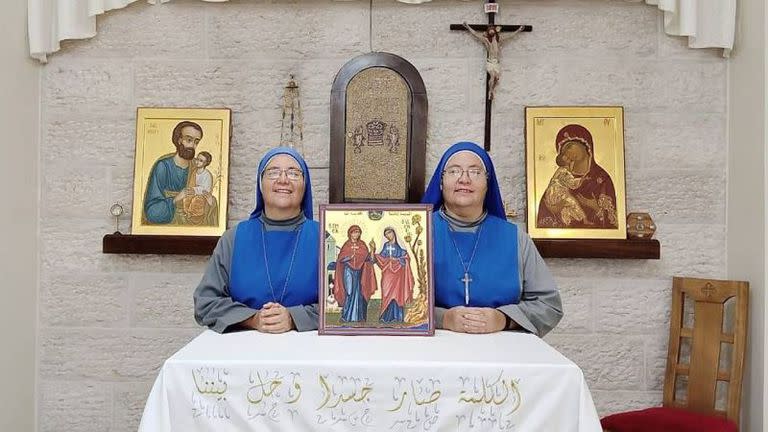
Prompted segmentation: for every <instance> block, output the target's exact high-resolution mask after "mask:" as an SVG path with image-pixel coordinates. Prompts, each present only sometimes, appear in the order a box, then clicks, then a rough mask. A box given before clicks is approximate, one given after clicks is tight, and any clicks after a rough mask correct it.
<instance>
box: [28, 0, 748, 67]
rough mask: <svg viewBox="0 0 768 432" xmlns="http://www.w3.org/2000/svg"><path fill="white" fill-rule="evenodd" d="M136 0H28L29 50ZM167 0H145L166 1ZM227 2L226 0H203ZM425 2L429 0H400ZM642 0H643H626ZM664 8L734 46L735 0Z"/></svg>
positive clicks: (72, 35) (686, 30)
mask: <svg viewBox="0 0 768 432" xmlns="http://www.w3.org/2000/svg"><path fill="white" fill-rule="evenodd" d="M135 1H137V0H27V2H28V9H29V10H28V25H29V52H30V55H31V56H32V57H34V58H36V59H38V60H40V61H41V62H45V61H46V56H47V55H48V54H51V53H53V52H56V51H58V50H59V43H60V42H61V41H62V40H64V39H86V38H91V37H94V36H96V15H100V14H103V13H104V12H107V11H109V10H112V9H119V8H123V7H125V6H127V5H128V4H130V3H133V2H135ZM168 1H170V0H147V2H148V3H158V2H159V3H166V2H168ZM205 1H227V0H205ZM399 1H401V2H403V3H424V2H427V1H430V0H399ZM629 1H642V0H629ZM645 2H646V3H648V4H651V5H656V6H658V8H659V9H661V10H662V11H664V30H665V31H666V32H667V33H668V34H670V35H675V36H687V37H688V46H690V47H691V48H712V47H717V48H724V49H725V53H726V55H727V54H728V52H729V51H730V49H731V48H733V34H734V29H735V26H736V0H645Z"/></svg>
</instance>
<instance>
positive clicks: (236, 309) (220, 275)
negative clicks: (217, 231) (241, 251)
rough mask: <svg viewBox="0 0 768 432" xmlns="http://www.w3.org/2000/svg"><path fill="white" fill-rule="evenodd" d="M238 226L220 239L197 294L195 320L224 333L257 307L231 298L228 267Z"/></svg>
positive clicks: (230, 263) (248, 315)
mask: <svg viewBox="0 0 768 432" xmlns="http://www.w3.org/2000/svg"><path fill="white" fill-rule="evenodd" d="M236 229H237V227H234V228H230V229H229V230H227V231H226V232H225V233H224V235H222V236H221V238H220V239H219V242H218V243H217V244H216V248H215V249H214V250H213V255H211V258H210V259H209V260H208V266H207V267H206V268H205V273H204V274H203V279H202V280H201V281H200V284H199V285H198V286H197V289H195V294H194V300H195V320H196V321H197V323H198V324H200V325H204V326H207V327H209V328H210V329H211V330H213V331H215V332H218V333H224V332H225V331H227V330H228V329H229V328H230V327H231V326H233V325H234V324H237V323H239V322H241V321H245V320H246V319H248V318H250V317H252V316H253V315H254V314H255V313H256V312H257V311H256V309H251V308H250V307H248V306H246V305H244V304H242V303H239V302H236V301H234V300H232V297H231V296H230V295H229V270H230V268H231V266H232V247H233V246H234V243H235V241H234V240H235V230H236Z"/></svg>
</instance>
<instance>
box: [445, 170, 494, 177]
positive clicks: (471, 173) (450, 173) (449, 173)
mask: <svg viewBox="0 0 768 432" xmlns="http://www.w3.org/2000/svg"><path fill="white" fill-rule="evenodd" d="M464 173H467V177H469V179H470V180H477V179H479V178H480V177H482V176H485V175H486V172H485V171H484V170H483V169H481V168H468V169H461V168H448V169H447V170H443V175H444V176H445V177H448V178H450V179H453V180H458V179H460V178H461V176H463V175H464Z"/></svg>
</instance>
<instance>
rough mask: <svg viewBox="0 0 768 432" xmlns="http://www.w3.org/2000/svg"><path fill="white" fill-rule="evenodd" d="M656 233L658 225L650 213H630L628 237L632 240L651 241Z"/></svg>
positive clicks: (628, 216)
mask: <svg viewBox="0 0 768 432" xmlns="http://www.w3.org/2000/svg"><path fill="white" fill-rule="evenodd" d="M655 232H656V224H655V223H654V222H653V219H651V215H649V214H648V213H630V214H628V215H627V237H628V238H631V239H649V238H651V237H653V233H655Z"/></svg>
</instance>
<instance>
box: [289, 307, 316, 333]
mask: <svg viewBox="0 0 768 432" xmlns="http://www.w3.org/2000/svg"><path fill="white" fill-rule="evenodd" d="M288 313H290V314H291V318H292V319H293V324H294V325H295V326H296V331H300V332H303V331H310V330H317V325H318V322H319V319H320V312H319V310H318V304H317V303H314V304H311V305H299V306H290V307H288Z"/></svg>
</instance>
